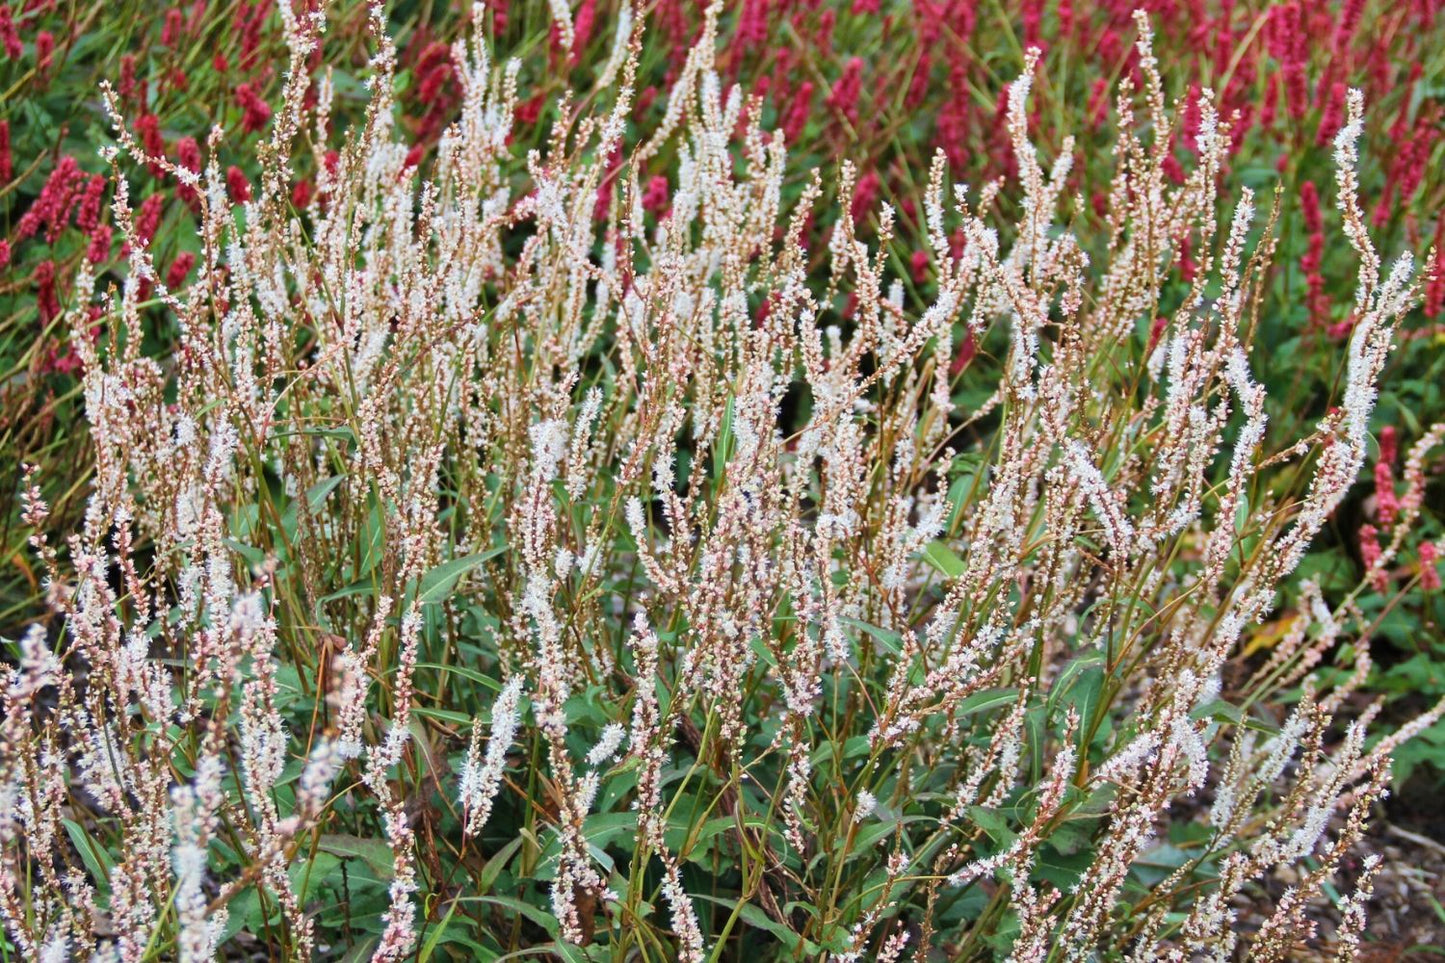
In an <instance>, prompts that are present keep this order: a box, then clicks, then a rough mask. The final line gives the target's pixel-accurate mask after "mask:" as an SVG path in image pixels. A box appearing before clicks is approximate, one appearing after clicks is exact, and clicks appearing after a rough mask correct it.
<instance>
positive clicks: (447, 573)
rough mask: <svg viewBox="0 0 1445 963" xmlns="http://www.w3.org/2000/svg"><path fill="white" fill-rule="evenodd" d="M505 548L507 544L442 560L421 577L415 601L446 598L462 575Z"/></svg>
mask: <svg viewBox="0 0 1445 963" xmlns="http://www.w3.org/2000/svg"><path fill="white" fill-rule="evenodd" d="M506 550H507V546H505V545H499V546H497V547H496V548H491V549H487V551H485V552H476V553H474V554H472V555H463V556H462V557H461V558H454V559H451V560H450V561H446V562H442V563H441V564H440V565H438V566H437V567H436V568H434V569H432V570H431V571H430V572H427V573H426V574H425V575H423V576H422V577H421V591H420V592H418V593H417V601H418V602H420V603H421V604H423V605H427V604H430V603H432V602H440V601H442V600H444V599H446V598H447V597H448V596H450V595H451V594H452V590H453V589H454V588H456V585H457V582H459V581H461V578H462V576H463V575H466V574H467V573H468V572H470V571H471V570H472V569H474V568H476V567H477V566H478V565H481V564H482V563H483V562H485V561H487V560H488V559H493V558H496V557H497V556H498V555H501V554H502V553H503V552H505V551H506Z"/></svg>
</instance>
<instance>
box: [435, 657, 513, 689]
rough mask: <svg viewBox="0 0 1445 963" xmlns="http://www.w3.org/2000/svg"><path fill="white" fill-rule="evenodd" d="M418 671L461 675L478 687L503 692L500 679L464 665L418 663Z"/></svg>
mask: <svg viewBox="0 0 1445 963" xmlns="http://www.w3.org/2000/svg"><path fill="white" fill-rule="evenodd" d="M416 667H417V668H418V669H436V670H437V671H438V672H450V673H451V674H452V675H459V676H461V677H462V678H463V679H470V680H471V681H473V682H475V683H477V684H478V685H484V686H486V687H487V688H488V689H491V690H492V691H493V692H501V691H502V682H501V680H500V679H493V678H492V677H491V676H489V675H487V674H485V673H483V672H478V671H477V670H476V669H469V668H467V667H466V666H464V665H442V664H440V663H438V662H418V663H417V664H416Z"/></svg>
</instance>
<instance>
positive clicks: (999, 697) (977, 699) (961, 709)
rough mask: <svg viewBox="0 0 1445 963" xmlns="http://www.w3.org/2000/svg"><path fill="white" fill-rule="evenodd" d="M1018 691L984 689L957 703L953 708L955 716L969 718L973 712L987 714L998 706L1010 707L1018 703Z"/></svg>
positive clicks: (1010, 689)
mask: <svg viewBox="0 0 1445 963" xmlns="http://www.w3.org/2000/svg"><path fill="white" fill-rule="evenodd" d="M1018 697H1019V690H1018V689H1014V688H1008V689H984V690H982V691H980V692H975V693H974V694H973V695H971V696H968V697H967V698H965V699H963V700H962V701H960V702H959V703H958V705H957V706H956V707H955V708H954V710H953V714H954V715H955V716H969V715H973V714H974V713H975V712H987V711H988V710H989V709H996V708H998V707H999V706H1006V705H1012V704H1013V703H1014V702H1016V701H1018Z"/></svg>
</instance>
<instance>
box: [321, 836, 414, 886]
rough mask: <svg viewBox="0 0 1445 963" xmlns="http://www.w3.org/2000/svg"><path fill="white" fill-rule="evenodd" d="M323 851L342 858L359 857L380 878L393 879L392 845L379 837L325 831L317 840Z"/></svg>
mask: <svg viewBox="0 0 1445 963" xmlns="http://www.w3.org/2000/svg"><path fill="white" fill-rule="evenodd" d="M316 846H317V848H318V849H320V850H321V851H322V852H325V853H330V854H331V855H333V856H340V857H341V858H342V859H359V860H361V861H362V862H364V863H366V865H368V866H370V867H371V868H372V870H373V871H375V873H376V875H377V877H378V878H380V879H391V877H392V874H393V872H395V863H394V862H393V859H392V854H391V847H390V846H388V845H387V844H386V843H384V842H382V841H381V840H379V839H366V838H364V837H361V836H350V835H344V834H341V833H323V834H322V835H321V837H320V838H319V839H318V840H317V841H316Z"/></svg>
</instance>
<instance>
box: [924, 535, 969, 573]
mask: <svg viewBox="0 0 1445 963" xmlns="http://www.w3.org/2000/svg"><path fill="white" fill-rule="evenodd" d="M922 556H923V560H924V561H925V562H927V563H928V564H929V565H931V566H933V567H934V568H935V569H937V570H938V571H939V572H941V573H942V574H943V575H945V576H946V577H948V578H959V577H960V576H962V575H963V573H964V571H966V570H967V568H968V566H966V565H964V564H963V559H961V558H959V557H958V555H957V554H956V553H955V552H954V551H953V549H951V548H949V547H948V545H946V544H945V543H943V542H941V541H935V542H929V543H928V545H927V546H926V547H925V548H924V549H923V552H922Z"/></svg>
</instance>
